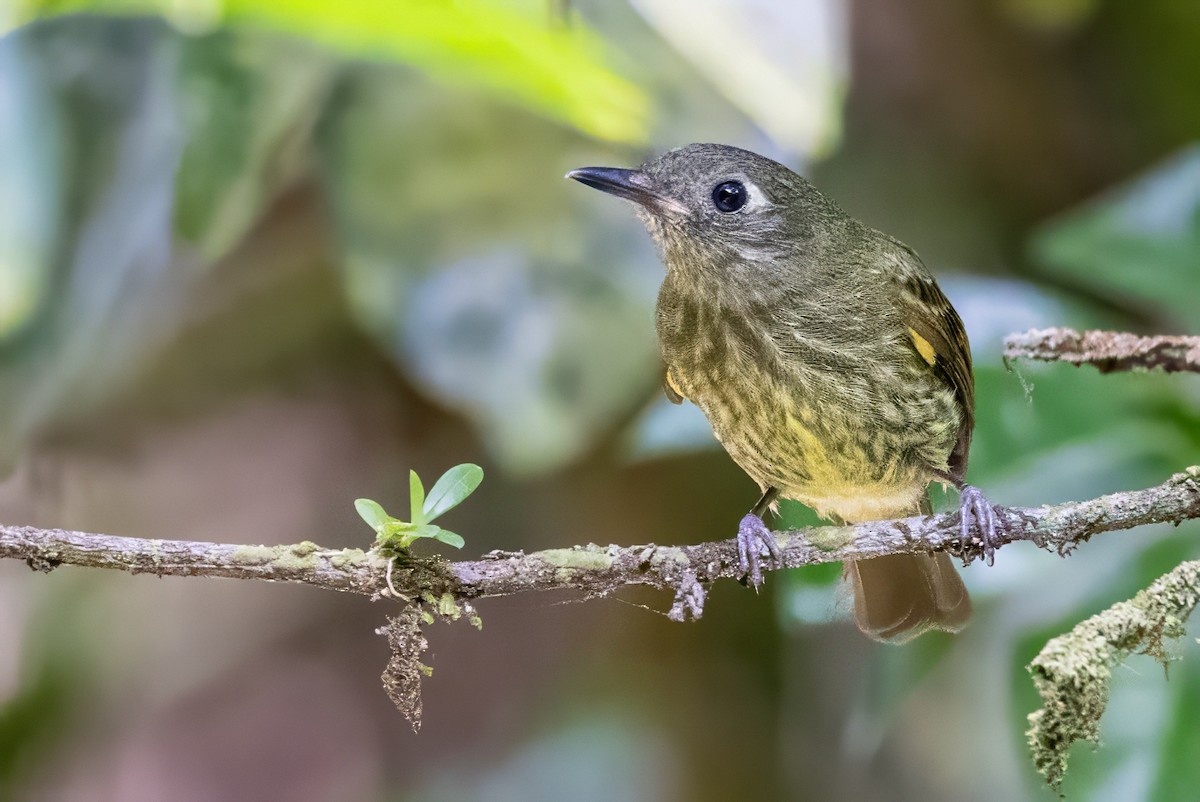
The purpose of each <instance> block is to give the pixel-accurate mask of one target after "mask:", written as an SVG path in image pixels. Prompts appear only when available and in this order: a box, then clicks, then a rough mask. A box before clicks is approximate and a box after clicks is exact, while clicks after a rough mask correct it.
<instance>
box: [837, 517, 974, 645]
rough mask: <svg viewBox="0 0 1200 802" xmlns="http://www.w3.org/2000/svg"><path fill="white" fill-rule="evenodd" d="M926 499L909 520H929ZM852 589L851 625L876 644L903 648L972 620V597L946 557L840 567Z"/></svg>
mask: <svg viewBox="0 0 1200 802" xmlns="http://www.w3.org/2000/svg"><path fill="white" fill-rule="evenodd" d="M930 509H931V508H930V505H929V500H928V499H923V500H922V503H921V506H920V509H919V510H913V511H912V512H911V513H909V514H911V515H916V514H926V515H927V514H929V512H930ZM845 570H846V578H847V579H848V580H849V582H850V586H851V587H852V588H853V589H854V623H855V624H857V625H858V628H859V629H860V630H862V631H863V634H865V635H868V636H870V637H872V638H874V639H876V640H881V641H888V642H890V643H904V642H905V641H909V640H912V639H913V638H915V637H917V636H918V635H920V634H922V633H923V632H928V631H929V630H931V629H940V630H943V631H945V632H958V631H959V630H961V629H962V628H963V627H964V626H966V624H967V619H969V618H970V617H971V597H970V596H968V595H967V589H966V587H965V586H964V585H963V581H962V578H961V577H960V576H959V575H958V571H957V570H956V569H955V567H954V563H953V562H951V560H950V555H948V554H946V553H944V552H939V553H936V554H890V555H888V556H886V557H877V558H875V559H872V560H855V561H852V562H847V563H846V566H845Z"/></svg>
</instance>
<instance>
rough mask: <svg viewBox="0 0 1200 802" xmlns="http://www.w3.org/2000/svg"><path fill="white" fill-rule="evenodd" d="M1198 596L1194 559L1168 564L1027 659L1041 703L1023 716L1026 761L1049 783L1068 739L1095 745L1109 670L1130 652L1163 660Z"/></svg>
mask: <svg viewBox="0 0 1200 802" xmlns="http://www.w3.org/2000/svg"><path fill="white" fill-rule="evenodd" d="M1198 601H1200V560H1193V561H1190V562H1185V563H1182V564H1181V565H1179V566H1176V567H1175V568H1174V569H1173V570H1171V571H1170V572H1168V573H1166V574H1164V575H1163V576H1161V577H1159V578H1158V579H1157V580H1155V581H1154V583H1153V584H1152V585H1150V587H1148V588H1146V589H1145V590H1142V591H1140V592H1139V593H1138V594H1137V595H1136V596H1134V597H1133V598H1132V599H1130V600H1128V601H1123V602H1118V603H1117V604H1114V605H1113V606H1112V607H1109V608H1108V609H1107V610H1105V611H1104V612H1102V613H1098V614H1097V615H1094V616H1092V617H1091V618H1089V619H1087V620H1086V621H1083V622H1082V623H1080V624H1078V625H1077V626H1076V627H1075V628H1074V629H1072V630H1071V631H1070V632H1068V633H1066V634H1065V635H1059V636H1058V637H1057V638H1054V639H1053V640H1051V641H1050V642H1049V643H1047V644H1046V646H1045V648H1043V649H1042V651H1041V652H1040V653H1039V654H1038V656H1037V657H1035V658H1034V660H1033V662H1032V663H1030V664H1029V667H1028V670H1029V673H1030V674H1031V675H1032V676H1033V683H1034V685H1035V686H1036V688H1037V692H1038V694H1039V695H1040V696H1041V697H1042V707H1041V708H1040V709H1038V710H1036V711H1034V712H1033V713H1030V714H1029V730H1028V731H1027V732H1026V736H1027V738H1028V740H1029V748H1030V750H1031V751H1032V753H1033V761H1034V765H1035V766H1036V767H1037V770H1038V771H1039V772H1040V773H1041V774H1042V776H1043V777H1045V778H1046V782H1048V783H1049V784H1050V785H1051V786H1052V787H1054V788H1055V789H1057V788H1058V787H1059V785H1060V784H1061V783H1062V779H1063V776H1064V775H1065V773H1066V770H1067V757H1068V753H1069V751H1070V748H1071V745H1072V744H1074V743H1075V742H1076V741H1090V742H1092V743H1098V742H1099V739H1100V717H1101V716H1102V715H1103V714H1104V709H1105V708H1106V707H1107V706H1108V694H1109V680H1110V679H1111V677H1112V669H1113V667H1114V666H1116V665H1117V664H1119V663H1120V662H1121V661H1123V660H1124V659H1125V658H1127V657H1128V656H1129V655H1131V654H1148V655H1150V656H1152V657H1154V658H1155V659H1157V660H1158V661H1159V662H1161V663H1163V664H1164V665H1166V663H1167V662H1168V659H1169V658H1168V654H1167V651H1166V642H1167V641H1169V640H1171V639H1174V638H1178V637H1180V636H1181V635H1183V634H1184V624H1185V623H1186V622H1187V619H1188V616H1190V615H1191V614H1192V611H1193V610H1194V609H1195V607H1196V604H1197V602H1198Z"/></svg>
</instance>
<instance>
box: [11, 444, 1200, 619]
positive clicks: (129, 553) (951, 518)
mask: <svg viewBox="0 0 1200 802" xmlns="http://www.w3.org/2000/svg"><path fill="white" fill-rule="evenodd" d="M999 511H1000V514H1001V516H1002V518H1003V520H1004V521H1005V522H1007V531H1005V532H1003V533H1002V536H1001V538H1000V543H999V545H1004V544H1007V543H1011V542H1013V541H1018V540H1027V541H1032V542H1034V543H1036V544H1038V545H1039V546H1041V547H1043V548H1047V549H1053V550H1055V551H1057V552H1058V553H1060V554H1065V553H1067V552H1069V551H1070V550H1072V549H1073V548H1074V547H1075V546H1076V545H1077V544H1078V543H1081V542H1083V541H1086V540H1087V539H1089V538H1090V537H1091V536H1092V535H1094V534H1097V533H1099V532H1107V531H1111V530H1115V529H1131V528H1133V527H1135V526H1141V525H1142V524H1148V523H1160V522H1163V521H1170V522H1174V523H1178V522H1179V521H1182V520H1185V519H1189V518H1198V517H1200V468H1198V467H1191V468H1188V469H1187V470H1186V471H1185V472H1183V473H1179V474H1176V475H1175V476H1173V477H1171V479H1169V480H1168V481H1166V482H1164V483H1163V484H1161V485H1158V486H1156V487H1151V488H1148V489H1146V490H1136V491H1129V492H1122V493H1113V494H1111V495H1107V496H1101V497H1099V498H1096V499H1092V500H1090V501H1079V502H1070V503H1067V504H1059V505H1054V506H1043V507H1034V508H1028V509H1026V508H1000V510H999ZM959 532H960V528H959V518H958V514H957V513H944V514H940V515H931V516H928V517H922V516H918V517H914V518H907V519H903V520H898V521H875V522H871V523H864V524H859V525H857V526H823V527H814V528H809V529H798V530H791V531H784V532H778V533H776V537H777V540H778V542H779V546H780V548H781V550H782V552H783V561H782V564H781V565H777V566H772V565H768V566H765V567H767V568H795V567H798V566H802V565H813V564H816V563H827V562H835V561H840V560H846V559H856V560H861V559H867V558H870V557H879V556H882V555H885V554H896V553H903V552H920V551H930V550H946V551H950V552H953V553H955V554H958V555H960V556H962V557H963V558H964V560H967V561H969V560H970V559H973V558H974V557H977V556H979V544H978V543H971V544H968V545H967V547H966V548H965V549H964V548H962V545H961V543H960V540H959ZM0 557H9V558H15V559H21V560H25V561H27V562H28V563H29V565H30V566H31V567H33V568H35V569H39V570H45V571H48V570H51V569H53V568H54V567H56V566H58V565H79V566H86V567H91V568H115V569H120V570H125V571H129V572H131V573H152V574H155V575H157V576H217V577H229V578H234V579H258V580H264V581H268V582H295V583H303V584H307V585H313V586H315V587H320V588H325V589H327V590H339V591H346V592H351V593H358V594H361V595H364V596H368V597H371V598H379V597H381V596H385V595H390V594H388V593H387V588H388V583H387V577H386V574H387V566H388V560H387V559H386V558H384V557H382V556H380V555H379V554H377V553H375V552H371V551H362V550H360V549H340V550H330V549H322V548H320V547H319V546H317V545H316V544H313V543H309V542H307V541H306V542H303V543H298V544H293V545H285V546H242V545H233V544H222V543H202V542H191V541H181V540H145V539H141V538H129V537H115V536H112V535H100V534H90V533H86V532H71V531H66V530H62V529H38V528H35V527H30V526H0ZM738 573H739V571H738V555H737V541H736V540H733V539H730V540H721V541H715V542H710V543H700V544H697V545H694V546H656V545H654V544H647V545H641V546H615V545H611V546H597V545H595V544H588V545H586V546H573V547H571V548H564V549H549V550H546V551H538V552H533V553H530V554H524V553H522V552H499V551H496V552H491V553H489V554H486V555H484V557H483V558H482V559H479V560H465V561H461V562H447V561H445V560H443V559H441V558H436V557H435V558H415V557H414V558H403V559H399V560H398V561H397V562H396V564H395V565H394V566H393V571H392V577H391V580H392V587H394V588H395V590H396V591H397V592H398V593H399V594H400V595H403V596H406V597H410V598H424V597H429V596H433V597H440V596H442V595H443V594H446V593H449V594H451V595H452V596H453V597H454V598H455V599H458V600H468V599H473V598H480V597H486V596H507V595H512V594H516V593H528V592H533V591H546V590H574V591H580V592H583V593H584V594H587V595H603V594H606V593H609V592H611V591H613V590H615V589H617V588H620V587H623V586H626V585H649V586H652V587H657V588H663V589H669V590H672V591H674V592H676V593H677V594H679V597H680V599H679V602H680V603H679V604H677V605H676V609H675V611H674V612H675V613H676V615H675V616H673V617H677V618H683V617H684V614H685V613H691V614H692V615H698V614H699V613H700V612H701V611H702V609H703V597H704V594H703V592H700V591H698V590H697V588H698V587H699V586H702V585H704V584H707V583H709V582H712V581H714V580H716V579H721V578H735V577H737V576H738Z"/></svg>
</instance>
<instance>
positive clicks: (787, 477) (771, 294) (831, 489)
mask: <svg viewBox="0 0 1200 802" xmlns="http://www.w3.org/2000/svg"><path fill="white" fill-rule="evenodd" d="M605 169H606V168H599V169H597V168H586V169H585V170H581V171H577V173H576V174H573V177H576V178H578V179H579V180H581V181H584V182H585V183H588V184H590V185H592V186H596V187H598V188H601V189H605V190H606V191H609V192H613V193H614V194H618V195H622V196H624V197H627V198H629V199H630V200H633V201H635V203H637V205H638V211H639V215H640V217H641V218H642V220H643V221H644V222H645V224H646V226H647V228H648V229H649V231H650V234H651V235H652V237H653V238H654V240H655V242H656V243H657V245H658V247H659V250H660V253H661V255H662V258H663V261H664V263H665V264H666V267H667V274H666V278H665V279H664V281H663V284H662V289H661V291H660V293H659V297H658V311H657V328H658V337H659V343H660V346H661V351H662V357H663V361H664V363H665V365H666V369H667V376H666V380H667V385H668V388H667V389H668V395H670V396H672V397H673V400H681V399H686V400H688V401H691V402H692V403H694V404H696V405H697V406H698V407H700V409H701V410H703V411H704V413H705V415H706V416H707V417H708V420H709V422H710V423H711V424H712V427H713V431H714V432H715V434H716V436H717V438H718V439H719V440H720V442H721V443H722V445H724V447H725V449H726V450H727V451H728V452H729V454H730V456H731V457H732V458H733V459H734V460H735V461H736V462H737V463H738V464H739V465H740V466H741V467H742V468H743V469H744V470H745V471H746V472H747V473H748V474H749V475H750V476H751V477H752V478H753V479H754V480H755V481H756V482H758V483H759V485H760V486H762V488H763V489H764V490H767V489H769V488H775V489H778V491H779V494H780V495H782V496H783V497H784V498H790V499H796V500H798V501H801V502H803V503H804V504H807V505H808V506H810V507H812V508H813V509H815V510H816V511H817V512H818V513H820V514H821V515H824V516H827V517H831V518H836V519H840V520H842V521H846V522H850V523H855V522H860V521H866V520H875V519H881V518H892V517H900V516H906V515H915V514H918V513H919V512H920V511H922V509H923V505H924V504H925V503H926V502H925V498H926V488H927V486H928V484H929V483H930V482H932V481H935V480H936V481H943V482H951V483H953V484H955V485H958V486H961V485H962V479H963V475H964V474H965V472H966V462H967V451H968V448H969V445H970V438H971V430H972V425H973V406H974V399H973V387H972V378H971V359H970V350H969V347H968V344H967V338H966V334H965V332H964V330H963V326H962V322H961V321H960V320H959V317H958V315H957V314H956V313H955V311H954V309H953V308H952V307H951V306H950V303H949V302H948V301H947V300H946V298H945V296H944V295H943V294H942V292H941V290H940V289H939V288H938V286H937V284H936V283H935V282H934V280H933V277H932V276H931V275H930V273H929V272H928V270H927V269H926V268H925V266H924V265H923V264H922V263H921V261H920V259H919V258H918V257H917V255H916V254H915V253H914V252H913V251H912V250H910V249H909V248H908V247H906V246H905V245H903V244H902V243H900V242H898V241H896V240H895V239H893V238H891V237H889V236H887V235H886V234H882V233H880V232H878V231H876V230H874V229H872V228H870V227H868V226H866V225H863V224H862V223H860V222H858V221H857V220H854V219H853V218H851V217H850V216H848V215H847V214H846V213H845V212H843V211H842V210H841V209H840V208H839V207H838V206H837V205H836V204H835V203H833V202H832V201H831V200H829V199H828V198H826V197H825V196H824V195H822V194H821V193H820V192H818V191H817V190H816V189H815V188H814V187H813V186H812V185H811V184H810V183H809V182H808V181H807V180H805V179H804V178H802V177H800V176H799V175H797V174H795V173H793V172H792V171H791V170H789V169H787V168H786V167H784V166H783V165H781V164H778V163H777V162H774V161H771V160H770V159H766V158H764V157H762V156H759V155H757V154H754V153H750V152H748V151H745V150H740V149H738V148H733V147H728V146H724V145H689V146H687V147H684V148H680V149H678V150H673V151H670V152H668V153H665V154H663V155H662V156H660V157H658V158H656V159H653V160H651V161H649V162H647V163H646V164H645V165H643V166H642V168H641V169H640V170H638V171H615V170H608V171H607V172H605ZM589 170H590V171H591V172H589ZM722 193H724V194H722ZM719 196H720V197H719ZM847 574H848V576H849V578H850V580H851V583H852V585H853V587H854V589H855V595H856V609H855V615H856V620H857V622H858V624H859V626H860V627H861V628H862V629H863V630H864V631H865V632H867V633H868V634H870V635H873V636H875V637H879V638H884V639H893V640H897V639H906V638H907V637H911V636H913V635H915V634H919V633H920V632H922V631H925V630H926V629H930V628H940V629H946V630H951V631H956V630H957V629H959V628H961V626H962V625H963V624H964V623H965V621H966V618H967V616H968V615H969V611H970V602H969V600H968V598H967V595H966V591H965V589H964V588H963V586H962V583H961V580H960V579H959V578H958V575H957V573H956V572H955V570H954V568H953V566H952V565H951V564H950V562H949V559H948V558H947V557H946V556H945V555H936V556H933V555H903V556H897V557H887V558H882V559H879V560H872V561H868V562H866V563H860V564H853V563H852V564H850V565H849V566H848V568H847Z"/></svg>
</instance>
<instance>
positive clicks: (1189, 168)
mask: <svg viewBox="0 0 1200 802" xmlns="http://www.w3.org/2000/svg"><path fill="white" fill-rule="evenodd" d="M1032 247H1033V251H1034V254H1035V255H1036V256H1037V257H1038V258H1039V259H1040V260H1041V261H1042V262H1044V263H1045V264H1046V266H1047V270H1048V271H1049V272H1052V273H1055V274H1057V275H1059V276H1065V277H1069V278H1070V279H1071V280H1072V281H1074V282H1077V283H1078V284H1080V285H1081V286H1088V287H1091V288H1093V289H1095V290H1099V291H1100V292H1102V293H1104V294H1106V295H1108V296H1110V297H1112V298H1113V299H1133V300H1134V301H1135V302H1136V301H1141V302H1143V303H1145V302H1151V303H1154V304H1157V305H1159V306H1160V307H1161V308H1163V309H1166V310H1168V311H1169V312H1170V313H1171V314H1172V316H1173V317H1174V318H1175V319H1176V320H1177V321H1179V322H1180V323H1182V324H1184V325H1186V326H1188V327H1190V328H1191V329H1193V330H1195V329H1197V328H1200V304H1198V303H1196V298H1197V297H1200V145H1193V146H1192V147H1190V148H1188V149H1186V150H1184V151H1183V152H1181V153H1179V154H1177V155H1176V156H1174V157H1173V158H1171V159H1170V160H1168V161H1167V162H1165V163H1164V164H1162V165H1160V166H1158V167H1157V168H1155V169H1153V170H1152V171H1150V172H1149V173H1147V174H1145V175H1143V176H1142V177H1140V178H1138V179H1136V180H1135V181H1133V182H1132V183H1130V184H1128V185H1126V186H1125V187H1122V188H1119V189H1117V190H1115V191H1113V192H1111V193H1108V194H1106V195H1105V196H1103V197H1101V198H1098V199H1097V200H1095V201H1094V202H1092V203H1089V204H1087V205H1086V206H1084V207H1082V208H1080V209H1078V210H1076V211H1074V212H1071V213H1069V214H1068V215H1066V216H1065V217H1063V218H1061V219H1060V220H1057V221H1055V222H1052V223H1050V224H1049V225H1048V226H1046V227H1045V228H1044V229H1043V230H1042V231H1041V232H1039V233H1038V234H1037V235H1036V236H1035V237H1034V239H1033V241H1032Z"/></svg>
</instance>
